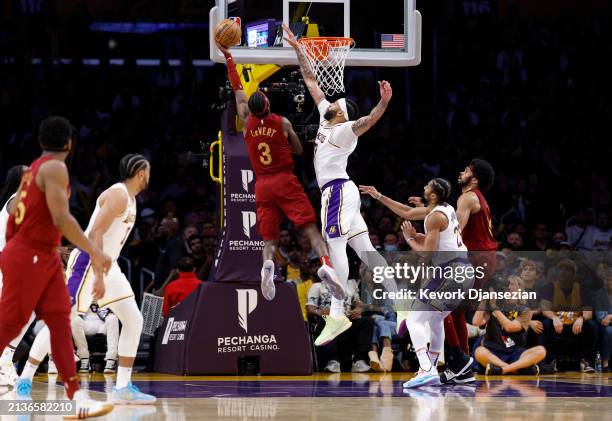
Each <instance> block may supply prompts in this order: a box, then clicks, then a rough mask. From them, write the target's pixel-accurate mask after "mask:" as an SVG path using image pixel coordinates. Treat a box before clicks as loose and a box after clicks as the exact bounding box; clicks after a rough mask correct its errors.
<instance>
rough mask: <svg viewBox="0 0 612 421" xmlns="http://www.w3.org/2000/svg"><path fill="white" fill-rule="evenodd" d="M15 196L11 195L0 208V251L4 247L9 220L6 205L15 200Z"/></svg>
mask: <svg viewBox="0 0 612 421" xmlns="http://www.w3.org/2000/svg"><path fill="white" fill-rule="evenodd" d="M15 194H16V193H13V195H12V196H11V197H9V199H8V200H7V201H6V203H5V204H4V206H3V207H2V210H0V251H2V250H4V246H5V245H6V225H7V224H8V220H9V213H8V204H9V202H10V201H11V200H13V199H14V198H15Z"/></svg>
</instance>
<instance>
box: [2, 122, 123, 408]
mask: <svg viewBox="0 0 612 421" xmlns="http://www.w3.org/2000/svg"><path fill="white" fill-rule="evenodd" d="M72 138H73V132H72V126H71V124H70V122H69V121H68V120H66V119H65V118H62V117H49V118H47V119H45V120H43V122H42V123H41V124H40V128H39V134H38V141H39V143H40V146H41V148H42V150H43V153H42V155H41V156H40V157H39V158H38V159H37V160H35V161H34V162H33V163H32V165H30V167H29V168H28V169H27V170H26V171H25V172H24V174H23V177H22V179H21V186H20V187H19V190H18V192H17V195H16V199H17V204H16V206H15V207H14V210H13V212H12V213H11V215H10V217H9V222H8V226H7V233H6V239H7V244H6V247H5V248H4V250H3V252H2V254H1V255H0V268H1V269H2V273H3V275H4V286H3V293H2V298H1V299H0V349H4V347H6V345H8V343H9V341H10V340H11V339H13V338H14V337H15V336H17V334H18V333H19V331H20V330H21V328H22V327H23V325H24V324H25V323H26V322H27V321H28V319H29V318H30V315H31V314H32V311H36V314H37V315H38V317H40V318H41V319H43V320H44V321H45V323H46V324H47V326H48V327H49V330H50V331H51V349H52V353H53V356H54V359H55V363H56V365H57V367H58V369H59V373H60V375H61V376H62V379H63V380H64V386H65V388H66V395H67V397H68V399H71V400H72V399H73V398H74V399H75V400H76V403H77V412H76V417H77V418H87V417H95V416H100V415H104V414H106V413H108V412H110V411H112V409H113V405H112V404H109V403H105V402H94V401H90V400H89V399H88V398H87V395H86V393H85V392H83V391H80V390H79V383H78V380H77V376H76V367H75V364H74V354H73V347H72V339H71V333H70V308H71V303H70V298H69V296H68V289H67V288H66V283H65V280H64V270H63V267H62V262H61V259H60V255H59V254H58V251H57V248H58V247H59V246H60V245H61V238H62V234H63V235H64V236H65V237H66V238H67V239H68V241H70V242H71V243H72V244H74V245H76V246H77V247H79V248H81V249H83V250H85V251H86V252H87V253H89V255H90V256H91V260H92V269H93V270H94V273H95V274H96V277H103V276H104V273H105V272H106V271H108V269H109V268H110V265H111V259H110V258H109V257H108V256H107V255H105V254H104V253H103V252H102V250H100V249H99V248H98V247H96V246H95V245H94V244H93V243H92V242H91V241H90V240H89V239H88V238H87V237H86V236H85V234H84V233H83V231H82V230H81V227H80V226H79V224H78V222H77V221H76V219H74V217H73V216H72V215H71V214H70V210H69V207H68V195H69V194H68V191H69V180H68V170H67V168H66V164H65V163H64V161H65V160H66V157H67V156H68V154H69V153H70V148H71V146H72ZM102 285H104V283H103V282H102ZM98 293H100V291H98ZM101 293H102V295H103V293H104V292H103V291H102V292H101ZM18 392H19V391H18Z"/></svg>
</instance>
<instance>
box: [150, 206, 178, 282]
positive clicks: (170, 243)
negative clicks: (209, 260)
mask: <svg viewBox="0 0 612 421" xmlns="http://www.w3.org/2000/svg"><path fill="white" fill-rule="evenodd" d="M178 228H179V221H178V219H177V218H174V217H165V218H164V219H162V220H161V222H160V223H159V228H158V230H157V235H158V241H159V257H158V261H157V266H156V267H155V279H154V287H155V289H158V288H159V287H160V286H161V285H162V284H163V283H164V281H165V280H166V279H167V278H168V274H169V273H170V270H171V269H172V268H173V267H176V264H177V262H178V261H179V259H180V258H181V257H183V256H185V255H187V250H186V249H185V243H184V242H183V240H182V239H181V237H180V236H179V235H178V234H177V232H178ZM147 289H149V287H147Z"/></svg>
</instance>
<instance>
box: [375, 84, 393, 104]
mask: <svg viewBox="0 0 612 421" xmlns="http://www.w3.org/2000/svg"><path fill="white" fill-rule="evenodd" d="M378 86H379V88H380V98H381V99H382V100H383V101H385V102H389V101H390V100H391V97H392V96H393V90H392V89H391V84H390V83H389V82H387V81H386V80H382V81H379V82H378Z"/></svg>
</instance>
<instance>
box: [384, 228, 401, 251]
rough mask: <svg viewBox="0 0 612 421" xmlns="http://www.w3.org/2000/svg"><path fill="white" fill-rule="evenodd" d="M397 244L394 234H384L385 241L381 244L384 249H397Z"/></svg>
mask: <svg viewBox="0 0 612 421" xmlns="http://www.w3.org/2000/svg"><path fill="white" fill-rule="evenodd" d="M397 244H398V240H397V235H396V234H394V233H392V232H390V233H389V234H387V235H385V242H384V244H383V248H384V249H385V251H397Z"/></svg>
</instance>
